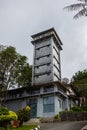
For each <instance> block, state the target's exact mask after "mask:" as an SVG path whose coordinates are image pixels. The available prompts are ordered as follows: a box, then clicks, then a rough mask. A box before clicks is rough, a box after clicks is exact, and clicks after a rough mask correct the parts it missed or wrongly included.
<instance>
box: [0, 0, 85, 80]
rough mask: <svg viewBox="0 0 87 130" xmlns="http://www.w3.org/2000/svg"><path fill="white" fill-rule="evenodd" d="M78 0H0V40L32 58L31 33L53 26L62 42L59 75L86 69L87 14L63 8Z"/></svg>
mask: <svg viewBox="0 0 87 130" xmlns="http://www.w3.org/2000/svg"><path fill="white" fill-rule="evenodd" d="M72 3H77V0H0V44H2V45H6V46H10V45H11V46H14V47H16V49H17V52H19V53H20V54H22V55H25V56H27V57H28V59H29V63H30V64H32V62H33V45H32V44H31V35H33V34H35V33H38V32H40V31H44V30H46V29H49V28H51V27H54V28H55V30H56V32H57V33H58V35H59V37H60V39H61V41H62V43H63V50H62V51H61V71H62V78H63V77H67V78H69V79H71V77H72V76H73V74H74V73H76V72H77V71H79V70H84V69H87V18H86V17H82V18H80V19H79V20H73V16H74V14H75V13H76V12H74V13H73V12H67V11H64V10H63V8H64V7H65V6H67V5H70V4H72Z"/></svg>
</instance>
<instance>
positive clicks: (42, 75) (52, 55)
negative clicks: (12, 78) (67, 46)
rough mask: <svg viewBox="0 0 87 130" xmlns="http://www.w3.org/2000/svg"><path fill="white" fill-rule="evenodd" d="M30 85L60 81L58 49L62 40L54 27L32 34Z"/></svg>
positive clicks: (60, 48)
mask: <svg viewBox="0 0 87 130" xmlns="http://www.w3.org/2000/svg"><path fill="white" fill-rule="evenodd" d="M31 37H32V41H31V42H32V44H33V45H34V60H33V69H32V85H37V84H44V83H49V82H54V81H61V63H60V51H61V50H62V42H61V40H60V38H59V36H58V35H57V33H56V31H55V29H54V28H50V29H48V30H45V31H42V32H40V33H37V34H34V35H32V36H31Z"/></svg>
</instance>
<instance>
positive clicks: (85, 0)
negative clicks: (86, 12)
mask: <svg viewBox="0 0 87 130" xmlns="http://www.w3.org/2000/svg"><path fill="white" fill-rule="evenodd" d="M78 1H81V2H85V3H86V2H87V0H78Z"/></svg>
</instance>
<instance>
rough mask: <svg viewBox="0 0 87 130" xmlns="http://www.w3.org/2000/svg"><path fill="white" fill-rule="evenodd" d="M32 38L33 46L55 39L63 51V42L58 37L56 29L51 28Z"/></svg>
mask: <svg viewBox="0 0 87 130" xmlns="http://www.w3.org/2000/svg"><path fill="white" fill-rule="evenodd" d="M31 37H32V38H33V40H32V41H31V42H32V44H35V43H37V42H40V41H42V40H44V39H47V38H50V37H53V38H54V40H55V41H56V43H57V44H58V45H59V47H60V50H62V47H61V46H62V42H61V40H60V38H59V36H58V35H57V33H56V31H55V29H54V28H50V29H48V30H45V31H42V32H39V33H37V34H34V35H32V36H31Z"/></svg>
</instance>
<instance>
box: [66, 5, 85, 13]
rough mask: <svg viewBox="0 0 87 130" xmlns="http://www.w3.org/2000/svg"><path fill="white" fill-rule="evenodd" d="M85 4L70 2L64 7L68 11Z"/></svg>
mask: <svg viewBox="0 0 87 130" xmlns="http://www.w3.org/2000/svg"><path fill="white" fill-rule="evenodd" d="M84 6H85V3H78V4H72V5H69V6H66V7H65V8H64V9H67V10H68V11H73V10H78V9H80V8H83V7H84Z"/></svg>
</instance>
